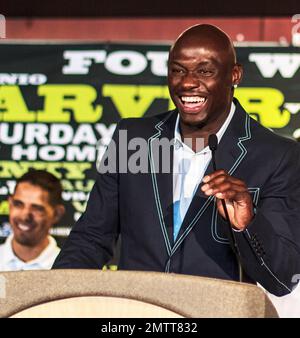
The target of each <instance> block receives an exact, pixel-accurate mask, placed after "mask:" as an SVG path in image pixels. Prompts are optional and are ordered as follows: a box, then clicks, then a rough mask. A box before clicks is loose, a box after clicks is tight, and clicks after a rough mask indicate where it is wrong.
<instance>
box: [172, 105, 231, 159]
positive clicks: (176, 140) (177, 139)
mask: <svg viewBox="0 0 300 338" xmlns="http://www.w3.org/2000/svg"><path fill="white" fill-rule="evenodd" d="M235 108H236V106H235V104H234V102H233V101H232V102H231V107H230V112H229V114H228V116H227V118H226V120H225V122H224V123H223V125H222V127H221V128H220V129H219V130H218V132H217V134H216V135H217V138H218V142H220V141H221V138H222V136H223V135H224V133H225V131H226V129H227V127H228V125H229V123H230V121H231V119H232V117H233V115H234V112H235ZM179 119H180V116H179V114H178V115H177V118H176V124H175V132H174V144H175V150H177V149H179V148H181V147H184V148H185V149H186V150H189V151H192V152H193V153H194V151H193V150H192V149H191V148H190V147H188V146H187V145H186V144H185V143H184V142H183V141H182V137H181V134H180V130H179ZM208 150H209V149H208V146H207V147H205V148H204V149H202V150H201V151H200V152H199V153H202V152H207V151H208Z"/></svg>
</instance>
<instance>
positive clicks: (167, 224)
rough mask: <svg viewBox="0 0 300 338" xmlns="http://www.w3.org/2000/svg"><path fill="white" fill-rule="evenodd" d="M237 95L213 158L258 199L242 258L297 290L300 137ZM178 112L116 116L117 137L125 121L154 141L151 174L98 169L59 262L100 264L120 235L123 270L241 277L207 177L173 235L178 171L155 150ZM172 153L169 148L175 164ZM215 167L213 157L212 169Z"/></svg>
mask: <svg viewBox="0 0 300 338" xmlns="http://www.w3.org/2000/svg"><path fill="white" fill-rule="evenodd" d="M235 103H236V111H235V114H234V116H233V118H232V120H231V122H230V124H229V126H228V128H227V130H226V132H225V134H224V135H223V137H222V139H221V142H220V144H219V147H218V150H217V154H216V162H217V166H218V167H219V168H222V169H225V170H226V171H227V172H228V173H229V174H230V175H232V176H235V177H237V178H239V179H241V180H243V181H245V182H246V184H247V186H248V189H249V192H250V193H251V195H252V198H253V202H254V205H255V206H256V215H255V217H254V219H253V221H252V222H251V223H250V224H249V225H248V226H247V228H246V230H244V231H242V232H236V233H235V237H236V241H237V244H238V247H239V251H240V255H241V262H242V266H243V269H244V271H245V273H246V275H247V276H248V277H249V278H248V280H249V281H254V282H259V283H260V284H261V285H262V286H263V287H264V288H265V289H267V290H268V291H269V292H271V293H274V294H276V295H284V294H286V293H289V292H290V291H291V288H292V286H293V283H292V276H293V275H294V274H297V273H300V210H299V209H300V150H299V145H298V144H297V143H296V142H294V141H292V140H288V139H286V138H283V137H281V136H278V135H276V134H274V133H273V132H271V131H269V130H267V129H266V128H264V127H262V126H261V125H259V123H257V122H256V121H255V120H253V119H252V118H250V116H249V115H248V114H247V113H246V112H245V111H244V109H243V108H242V107H241V105H240V104H239V102H238V101H237V100H235ZM176 117H177V111H176V110H174V111H171V112H168V113H164V114H161V115H157V116H154V117H147V118H141V119H124V120H122V121H121V122H120V123H119V124H118V126H117V128H116V131H115V133H114V137H113V139H114V140H115V141H116V143H117V144H118V131H119V130H123V129H124V130H127V132H128V141H130V139H132V138H134V137H141V138H144V139H145V140H146V141H147V144H148V152H149V154H148V155H149V156H148V164H149V171H150V173H136V174H134V173H120V172H119V173H117V172H116V173H109V174H98V177H97V180H96V182H95V185H94V187H93V190H92V192H91V194H90V198H89V201H88V205H87V209H86V212H85V213H84V214H83V215H82V217H81V218H80V219H79V221H78V222H77V223H76V224H75V226H74V227H73V229H72V232H71V234H70V236H69V238H68V239H67V241H66V244H65V245H64V247H63V250H62V251H61V253H60V255H59V256H58V258H57V260H56V262H55V264H54V268H96V269H100V268H102V266H103V265H104V264H105V263H107V262H108V260H109V259H110V258H111V256H112V253H113V246H114V243H115V240H116V237H117V236H118V234H121V237H122V245H121V252H120V262H119V269H126V270H144V271H165V272H174V273H182V274H191V275H199V276H207V277H216V278H222V279H230V280H238V268H237V262H236V259H235V256H234V254H233V251H232V249H231V247H230V245H229V242H228V239H227V238H228V236H227V227H226V224H225V222H224V221H223V219H222V218H221V217H220V216H219V215H218V212H217V209H216V202H215V199H214V198H213V197H209V198H208V197H206V196H205V195H204V194H203V193H202V191H201V190H200V186H201V185H200V186H199V188H198V190H197V192H196V194H195V196H194V198H193V200H192V202H191V205H190V207H189V209H188V211H187V214H186V216H185V218H184V220H183V224H182V226H181V229H180V232H179V235H178V237H177V240H176V241H175V243H174V241H173V236H172V233H173V196H172V192H173V182H172V180H173V175H172V174H168V173H161V172H160V173H159V172H155V170H154V168H155V165H156V163H155V161H157V158H156V156H153V153H152V151H153V146H154V143H155V142H156V141H158V140H160V139H162V138H167V139H170V140H171V139H173V138H174V128H175V121H176ZM125 146H126V145H125ZM121 147H124V144H123V145H121ZM118 151H119V148H118V147H117V154H118ZM172 157H173V156H172V153H171V156H170V161H171V162H170V168H171V170H172V168H173V164H172ZM103 163H104V162H103ZM103 163H102V165H103ZM117 167H118V166H117ZM116 171H119V170H118V169H117V170H116ZM212 171H213V170H212V165H211V163H210V165H209V166H208V168H207V171H206V173H210V172H212Z"/></svg>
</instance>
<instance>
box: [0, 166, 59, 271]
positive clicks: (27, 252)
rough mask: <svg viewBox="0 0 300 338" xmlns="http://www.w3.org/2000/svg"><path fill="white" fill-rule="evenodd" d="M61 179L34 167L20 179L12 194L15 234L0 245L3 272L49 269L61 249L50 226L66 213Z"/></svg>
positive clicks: (12, 226) (10, 210)
mask: <svg viewBox="0 0 300 338" xmlns="http://www.w3.org/2000/svg"><path fill="white" fill-rule="evenodd" d="M61 193H62V187H61V185H60V182H59V180H58V179H57V178H56V177H55V176H53V175H52V174H50V173H48V172H46V171H43V170H32V171H29V172H28V173H26V174H24V175H23V176H22V177H21V178H20V179H19V180H18V182H17V184H16V187H15V191H14V194H13V195H12V196H10V197H9V221H10V225H11V228H12V234H11V235H10V236H9V237H8V238H7V240H6V242H5V243H4V244H3V245H1V246H0V271H15V270H36V269H50V268H51V266H52V264H53V262H54V260H55V258H56V256H57V255H58V253H59V248H58V246H57V244H56V241H55V239H54V238H53V237H51V236H50V235H49V230H50V228H51V227H52V226H53V225H54V224H56V223H57V222H58V221H59V220H60V218H61V217H62V215H63V214H64V210H65V208H64V206H63V205H62V199H61Z"/></svg>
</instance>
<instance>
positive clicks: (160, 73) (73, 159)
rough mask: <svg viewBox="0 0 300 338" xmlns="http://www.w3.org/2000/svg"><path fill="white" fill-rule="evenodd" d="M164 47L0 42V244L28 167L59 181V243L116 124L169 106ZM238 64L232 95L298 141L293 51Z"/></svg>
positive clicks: (244, 50)
mask: <svg viewBox="0 0 300 338" xmlns="http://www.w3.org/2000/svg"><path fill="white" fill-rule="evenodd" d="M168 50H169V46H168V45H158V44H157V45H140V44H139V45H132V44H110V43H106V44H105V43H103V44H100V43H99V44H7V43H6V44H3V43H2V44H0V154H1V155H0V237H2V238H5V237H6V236H7V235H8V234H9V233H10V227H9V223H8V212H9V209H8V201H7V197H8V195H9V194H11V193H12V192H13V190H14V186H15V181H16V179H17V178H18V177H20V176H21V175H23V174H24V173H25V172H27V171H28V169H29V168H36V169H46V170H47V171H49V172H51V173H53V174H55V175H56V176H57V177H59V178H60V179H61V182H62V184H63V187H64V194H63V198H64V201H65V206H66V209H67V213H66V216H65V217H64V218H63V220H62V221H61V222H60V224H58V225H57V227H55V228H54V229H53V231H52V233H53V235H55V236H56V238H57V239H58V240H59V241H60V240H62V241H63V239H64V238H65V236H66V235H67V234H68V232H69V230H70V228H71V227H72V225H73V224H74V222H75V221H76V219H78V217H79V216H80V214H81V213H82V212H83V211H84V210H85V206H86V200H87V198H88V195H89V192H90V190H91V188H92V186H93V183H94V180H95V177H96V174H97V171H96V163H97V159H98V160H99V154H101V153H102V152H103V149H105V147H106V146H107V144H108V143H109V141H110V139H111V136H112V133H113V131H114V128H115V126H116V123H117V122H118V121H119V120H120V119H122V118H128V117H138V118H139V117H142V116H150V115H154V114H158V113H161V112H164V111H167V110H169V109H173V108H174V106H173V104H172V102H171V100H170V98H169V93H168V87H167V81H166V76H167V58H168ZM237 55H238V61H239V62H240V63H241V64H242V65H243V66H244V77H243V81H242V84H241V85H240V86H239V87H238V88H237V89H236V91H235V96H236V97H237V98H238V99H239V100H240V102H241V103H242V105H243V106H244V108H245V109H246V110H247V111H248V113H249V114H250V115H251V116H252V117H253V118H255V119H256V120H258V121H259V122H260V123H261V124H262V125H264V126H266V127H267V128H270V129H272V130H273V131H274V132H275V133H279V134H281V135H283V136H285V137H290V138H293V137H294V138H297V137H300V123H299V122H300V116H299V114H298V112H299V111H300V72H299V67H300V52H299V50H298V49H297V48H292V47H238V48H237Z"/></svg>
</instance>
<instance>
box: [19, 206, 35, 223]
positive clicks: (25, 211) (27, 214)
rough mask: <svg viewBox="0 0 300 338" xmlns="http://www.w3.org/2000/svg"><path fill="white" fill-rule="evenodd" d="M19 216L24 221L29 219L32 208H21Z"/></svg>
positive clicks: (31, 216)
mask: <svg viewBox="0 0 300 338" xmlns="http://www.w3.org/2000/svg"><path fill="white" fill-rule="evenodd" d="M20 217H21V218H22V219H23V220H24V221H30V220H32V218H33V214H32V210H31V208H30V207H24V208H22V210H21V212H20Z"/></svg>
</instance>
